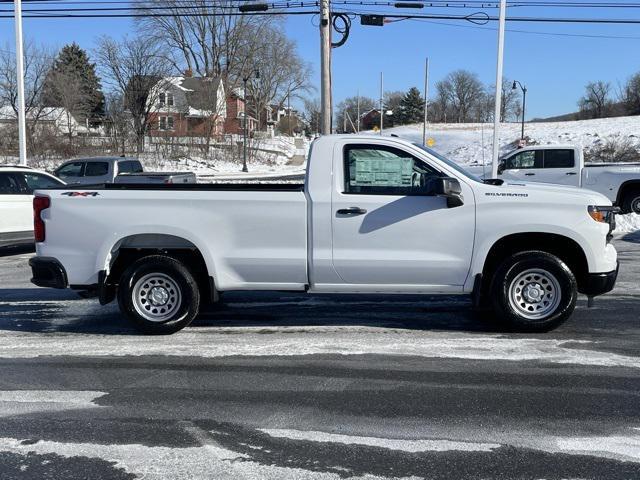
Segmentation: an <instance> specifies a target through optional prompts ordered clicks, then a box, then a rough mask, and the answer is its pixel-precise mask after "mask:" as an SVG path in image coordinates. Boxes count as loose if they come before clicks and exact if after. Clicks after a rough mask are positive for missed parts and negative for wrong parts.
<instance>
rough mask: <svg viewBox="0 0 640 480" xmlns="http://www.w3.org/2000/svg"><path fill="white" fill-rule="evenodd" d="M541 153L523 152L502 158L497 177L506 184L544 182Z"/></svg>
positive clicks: (537, 151)
mask: <svg viewBox="0 0 640 480" xmlns="http://www.w3.org/2000/svg"><path fill="white" fill-rule="evenodd" d="M542 161H543V156H542V151H540V150H523V151H520V152H516V153H513V154H512V155H510V156H508V157H506V158H504V159H503V160H502V161H501V163H500V167H499V169H498V177H499V178H502V179H503V180H505V181H507V182H544V180H543V179H542V178H543V177H544V175H543V174H544V171H543V168H542Z"/></svg>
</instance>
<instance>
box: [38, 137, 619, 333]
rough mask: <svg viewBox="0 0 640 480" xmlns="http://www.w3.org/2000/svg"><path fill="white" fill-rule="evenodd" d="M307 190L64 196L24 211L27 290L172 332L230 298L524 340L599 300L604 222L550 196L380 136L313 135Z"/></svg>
mask: <svg viewBox="0 0 640 480" xmlns="http://www.w3.org/2000/svg"><path fill="white" fill-rule="evenodd" d="M307 169H308V170H307V175H306V183H305V185H292V184H279V185H274V184H257V185H247V184H243V185H233V184H224V185H215V184H191V185H189V184H186V185H157V186H156V185H148V186H147V185H127V184H110V185H109V184H107V185H104V186H98V187H96V186H93V187H92V186H87V187H77V186H71V187H68V188H67V189H61V190H39V191H38V192H36V195H37V196H36V199H35V201H34V207H35V212H34V215H35V223H36V232H37V234H36V241H37V243H36V252H37V256H36V257H34V258H32V259H31V260H30V264H31V267H32V270H33V280H32V281H33V283H35V284H36V285H39V286H48V287H54V288H67V287H70V288H75V289H78V290H84V291H89V292H94V293H95V294H97V295H98V297H99V300H100V303H102V304H105V303H109V302H111V301H113V300H114V299H115V298H116V296H117V298H118V302H119V305H120V309H121V312H122V313H123V314H124V315H125V316H126V317H128V318H129V319H130V320H131V321H132V322H133V323H134V325H135V326H136V327H138V328H139V329H141V330H142V331H144V332H148V333H171V332H175V331H177V330H179V329H180V328H183V327H184V326H186V325H187V324H189V322H191V321H192V320H193V318H194V317H195V316H196V315H197V313H198V310H199V307H200V304H201V303H202V302H204V301H207V300H208V301H212V302H215V301H216V299H217V298H218V292H224V291H229V290H290V291H308V292H312V293H325V292H327V293H328V292H331V293H368V294H372V293H373V294H392V293H417V294H446V295H471V296H472V298H473V299H474V301H475V303H476V305H487V306H491V307H492V308H493V309H494V311H495V312H496V317H497V318H500V319H501V320H503V321H504V322H505V323H506V324H507V325H509V326H510V327H511V328H513V329H517V330H521V331H544V330H549V329H551V328H553V327H555V326H557V325H559V324H560V323H561V322H563V321H564V320H566V319H567V318H568V317H569V316H570V315H571V313H572V312H573V309H574V307H575V305H576V298H577V294H578V292H582V293H584V294H586V295H589V296H595V295H599V294H602V293H605V292H608V291H610V290H611V289H612V288H613V286H614V283H615V280H616V276H617V265H618V263H617V253H616V250H615V248H614V247H613V245H611V244H610V243H609V240H610V233H611V230H612V228H613V220H614V209H613V207H612V206H611V202H610V201H609V200H608V199H607V198H606V197H605V196H603V195H601V194H599V193H596V192H592V191H589V190H582V189H579V188H570V187H561V186H556V185H539V184H538V185H526V184H523V183H519V184H508V183H504V184H502V182H497V183H498V184H496V182H493V183H485V182H483V181H482V180H480V179H479V178H477V177H475V176H473V175H471V174H469V173H468V172H467V171H466V170H464V169H462V168H461V167H460V166H459V165H457V164H455V163H453V162H451V161H450V160H447V159H446V158H444V157H442V156H440V155H439V154H437V153H436V152H434V151H432V150H430V149H428V148H425V147H422V146H420V145H417V144H412V143H409V142H406V141H404V140H400V139H398V138H392V137H380V136H354V135H344V136H342V135H336V136H323V137H320V138H319V139H317V140H316V141H315V142H314V143H313V145H312V146H311V151H310V154H309V159H308V165H307Z"/></svg>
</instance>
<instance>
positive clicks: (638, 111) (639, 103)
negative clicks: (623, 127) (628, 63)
mask: <svg viewBox="0 0 640 480" xmlns="http://www.w3.org/2000/svg"><path fill="white" fill-rule="evenodd" d="M622 102H623V103H624V107H625V111H626V113H627V115H640V72H638V73H636V74H635V75H633V76H632V77H631V78H630V79H629V80H627V82H626V84H625V85H624V87H623V90H622Z"/></svg>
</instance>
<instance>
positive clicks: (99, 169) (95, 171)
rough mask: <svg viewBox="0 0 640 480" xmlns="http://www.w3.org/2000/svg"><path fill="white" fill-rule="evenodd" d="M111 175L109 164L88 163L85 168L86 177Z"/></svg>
mask: <svg viewBox="0 0 640 480" xmlns="http://www.w3.org/2000/svg"><path fill="white" fill-rule="evenodd" d="M107 173H109V164H108V163H107V162H87V166H86V167H85V168H84V176H85V177H101V176H103V175H106V174H107Z"/></svg>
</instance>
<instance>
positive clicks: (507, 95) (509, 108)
mask: <svg viewBox="0 0 640 480" xmlns="http://www.w3.org/2000/svg"><path fill="white" fill-rule="evenodd" d="M491 90H492V91H495V86H492V87H491ZM520 95H521V90H520V89H519V88H516V89H514V88H513V80H509V79H508V78H503V79H502V103H501V104H500V121H501V122H506V121H508V120H516V119H517V118H518V117H519V116H520V115H521V114H522V104H521V103H520ZM494 97H495V95H492V96H491V98H492V100H493V99H494ZM492 117H493V115H492Z"/></svg>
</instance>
